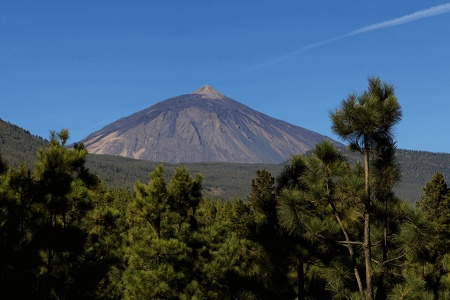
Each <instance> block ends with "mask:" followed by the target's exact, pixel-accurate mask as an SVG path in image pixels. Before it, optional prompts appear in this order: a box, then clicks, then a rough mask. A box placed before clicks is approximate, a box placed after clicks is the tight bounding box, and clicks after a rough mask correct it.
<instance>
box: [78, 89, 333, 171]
mask: <svg viewBox="0 0 450 300" xmlns="http://www.w3.org/2000/svg"><path fill="white" fill-rule="evenodd" d="M325 139H328V140H330V139H329V138H328V137H326V136H324V135H321V134H319V133H316V132H313V131H311V130H308V129H305V128H302V127H299V126H295V125H292V124H289V123H287V122H284V121H281V120H278V119H275V118H272V117H270V116H268V115H265V114H263V113H260V112H258V111H255V110H253V109H251V108H250V107H248V106H246V105H244V104H241V103H239V102H237V101H235V100H233V99H231V98H229V97H227V96H225V95H224V94H222V93H221V92H219V91H217V90H215V89H214V88H212V87H210V86H207V85H205V86H202V87H200V88H199V89H197V90H195V91H194V92H193V93H191V94H186V95H181V96H177V97H172V98H169V99H167V100H164V101H161V102H158V103H156V104H154V105H152V106H150V107H148V108H146V109H143V110H141V111H138V112H136V113H134V114H132V115H129V116H126V117H123V118H121V119H119V120H117V121H115V122H113V123H111V124H109V125H107V126H105V127H103V128H102V129H100V130H98V131H95V132H93V133H91V134H89V135H88V136H87V137H86V138H84V139H83V140H82V141H81V142H83V143H84V145H85V147H86V149H87V150H88V152H89V153H94V154H109V155H119V156H124V157H131V158H136V159H141V160H151V161H156V162H169V163H183V162H186V163H187V162H229V163H275V164H276V163H282V162H284V161H286V160H288V159H289V157H290V156H291V155H293V154H299V153H300V154H303V153H305V152H307V151H308V150H311V149H312V148H313V147H314V146H315V144H316V143H317V142H320V141H322V140H325ZM335 143H336V144H339V143H338V142H335ZM339 145H340V144H339Z"/></svg>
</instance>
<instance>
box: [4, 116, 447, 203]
mask: <svg viewBox="0 0 450 300" xmlns="http://www.w3.org/2000/svg"><path fill="white" fill-rule="evenodd" d="M47 146H48V141H47V140H44V139H43V138H41V137H37V136H33V135H31V134H30V132H29V131H27V130H24V129H22V128H20V127H18V126H16V125H13V124H11V123H8V122H5V121H3V120H1V119H0V153H1V155H2V158H3V159H4V160H5V161H6V162H7V163H8V164H9V165H11V166H17V165H19V163H20V162H26V163H27V164H28V165H29V166H30V167H31V166H33V165H34V163H35V161H36V155H37V151H38V149H39V148H45V147H47ZM397 154H398V160H399V162H400V165H401V168H402V182H401V183H400V184H399V186H398V187H396V189H395V191H396V194H397V196H399V197H400V198H401V199H405V200H409V201H411V202H414V201H417V200H420V197H421V196H422V188H423V187H424V186H425V183H426V182H427V181H429V180H431V178H432V176H433V175H434V174H435V173H436V172H440V173H442V174H443V175H444V176H445V178H446V181H447V182H450V154H447V153H432V152H424V151H410V150H402V149H399V150H397ZM347 155H349V156H350V160H351V161H356V160H358V159H362V157H360V156H358V155H356V154H354V153H347ZM158 164H159V163H158V162H151V161H143V160H137V159H131V158H124V157H119V156H111V155H96V154H89V155H88V157H87V166H88V167H89V168H90V170H91V171H92V172H93V173H95V174H97V175H99V176H100V178H101V179H102V180H103V181H104V182H105V183H106V184H107V185H108V186H109V187H114V188H129V189H130V190H132V188H133V184H134V182H135V181H136V180H139V181H141V182H148V181H149V174H150V172H152V171H153V170H154V168H155V167H156V166H157V165H158ZM181 165H183V166H186V167H187V168H188V170H189V172H190V173H191V174H196V173H200V174H202V175H203V178H204V180H203V187H204V192H205V194H209V195H211V196H213V197H216V198H224V199H231V198H235V197H240V198H241V199H246V197H247V195H248V194H249V192H250V184H251V180H252V179H253V178H255V176H256V171H257V170H262V169H266V170H268V171H269V172H271V174H272V176H274V177H276V176H277V175H278V174H279V173H280V172H281V170H282V169H283V167H284V162H283V163H281V164H239V163H184V164H171V163H163V167H164V170H165V171H166V176H168V177H169V176H170V175H171V174H172V172H173V170H174V169H175V168H176V167H178V166H181Z"/></svg>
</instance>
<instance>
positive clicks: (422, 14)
mask: <svg viewBox="0 0 450 300" xmlns="http://www.w3.org/2000/svg"><path fill="white" fill-rule="evenodd" d="M448 12H450V3H446V4H441V5H438V6H433V7H430V8H428V9H424V10H419V11H416V12H415V13H412V14H409V15H406V16H403V17H400V18H396V19H392V20H388V21H384V22H380V23H376V24H373V25H370V26H366V27H363V28H359V29H356V30H353V31H352V32H350V33H348V34H347V36H349V35H355V34H358V33H364V32H368V31H374V30H378V29H383V28H388V27H394V26H398V25H402V24H406V23H410V22H414V21H416V20H419V19H424V18H429V17H433V16H437V15H441V14H445V13H448Z"/></svg>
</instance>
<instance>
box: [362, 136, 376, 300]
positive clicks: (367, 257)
mask: <svg viewBox="0 0 450 300" xmlns="http://www.w3.org/2000/svg"><path fill="white" fill-rule="evenodd" d="M365 142H366V143H365V144H366V145H367V141H365ZM369 151H370V149H369V148H367V147H366V148H365V149H364V170H365V172H364V173H365V174H364V175H365V176H364V177H365V178H364V179H365V187H366V196H365V200H364V206H365V207H364V241H363V248H364V261H365V266H366V288H367V299H368V300H374V292H373V285H372V249H371V248H372V247H371V244H370V186H369Z"/></svg>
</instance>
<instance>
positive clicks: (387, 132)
mask: <svg viewBox="0 0 450 300" xmlns="http://www.w3.org/2000/svg"><path fill="white" fill-rule="evenodd" d="M401 115H402V114H401V110H400V105H399V104H398V102H397V98H396V96H395V93H394V87H393V85H390V84H387V83H384V82H383V83H382V82H381V81H380V79H379V78H378V77H375V78H369V80H368V89H367V91H364V92H363V93H362V94H361V95H356V94H353V95H350V96H349V97H348V98H347V99H345V100H343V101H342V103H341V106H340V107H339V108H337V109H336V110H335V111H334V112H331V113H330V118H331V121H332V127H331V128H332V130H333V132H334V133H336V134H337V135H338V136H340V137H341V138H342V139H343V140H345V141H348V142H349V143H350V148H351V149H352V150H354V151H358V152H360V153H361V154H362V155H363V156H364V170H365V174H364V179H365V191H366V195H365V200H364V240H363V248H364V256H365V271H366V272H365V273H366V274H365V277H366V278H365V279H366V289H367V298H368V299H369V300H373V299H374V287H373V283H372V275H373V267H372V244H371V234H370V225H371V220H370V216H371V213H372V203H371V201H372V198H371V189H370V183H369V178H370V169H369V166H370V157H371V156H370V153H371V152H373V151H374V150H376V149H378V148H380V147H381V146H383V145H385V144H393V142H392V140H393V126H394V125H395V124H397V123H398V122H399V121H400V120H401Z"/></svg>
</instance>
